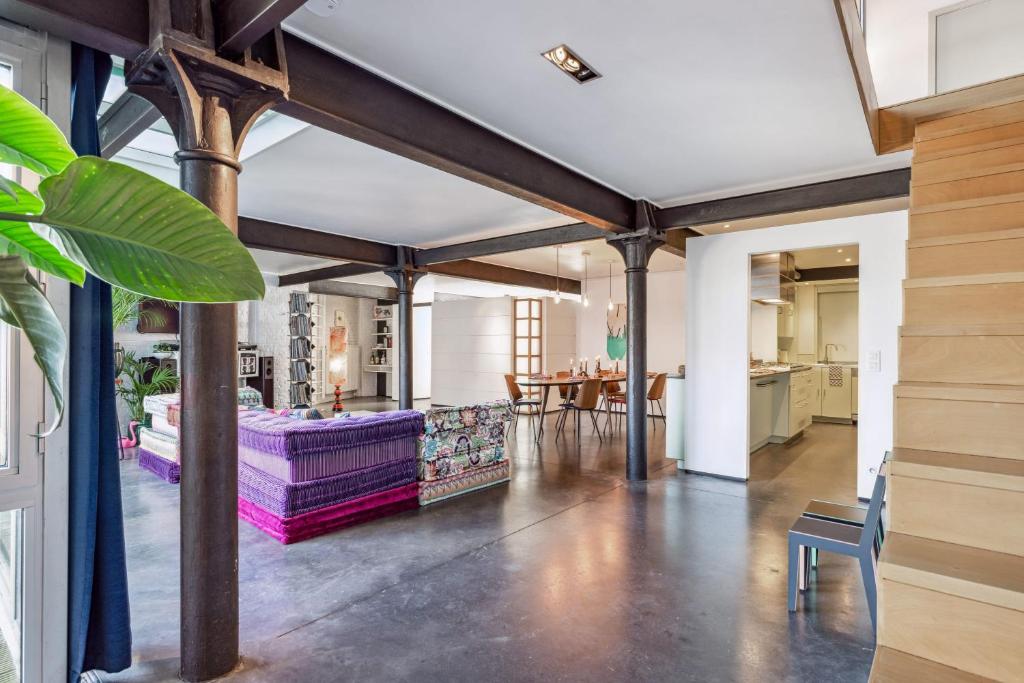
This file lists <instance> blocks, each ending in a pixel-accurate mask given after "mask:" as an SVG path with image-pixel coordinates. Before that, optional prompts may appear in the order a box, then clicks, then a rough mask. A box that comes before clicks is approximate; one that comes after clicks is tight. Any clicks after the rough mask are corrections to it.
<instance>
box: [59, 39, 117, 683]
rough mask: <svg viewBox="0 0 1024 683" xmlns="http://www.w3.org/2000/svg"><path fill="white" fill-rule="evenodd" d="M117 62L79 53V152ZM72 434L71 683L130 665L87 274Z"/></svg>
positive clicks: (99, 342)
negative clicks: (91, 672)
mask: <svg viewBox="0 0 1024 683" xmlns="http://www.w3.org/2000/svg"><path fill="white" fill-rule="evenodd" d="M110 70H111V60H110V56H109V55H105V54H102V53H99V52H95V51H93V50H92V49H90V48H85V47H81V46H79V45H72V48H71V146H72V147H74V148H75V151H76V152H78V154H80V155H86V154H92V155H99V149H100V142H99V130H98V127H97V120H96V114H97V109H98V108H99V104H100V101H101V100H102V98H103V92H104V90H106V87H107V80H108V79H109V78H110ZM68 336H69V383H68V401H67V404H68V430H69V435H68V438H69V442H70V443H69V446H70V449H69V450H70V458H69V459H70V462H69V470H70V481H69V488H70V492H69V501H68V522H69V529H68V536H69V538H68V681H69V682H70V683H78V678H79V676H80V675H81V673H82V672H83V671H89V670H92V669H99V670H102V671H110V672H114V671H121V670H123V669H126V668H127V667H128V666H129V665H130V664H131V653H132V635H131V624H130V621H129V613H128V575H127V574H128V571H127V566H126V564H125V551H124V523H123V519H122V514H121V474H120V471H119V469H118V467H119V463H118V449H117V439H118V434H117V414H116V412H115V403H114V330H113V323H112V319H111V310H110V285H108V284H106V283H105V282H102V281H100V280H97V279H96V278H94V277H92V276H89V277H88V278H87V279H86V282H85V285H84V286H83V287H81V288H79V287H75V286H72V287H71V323H70V330H69V335H68Z"/></svg>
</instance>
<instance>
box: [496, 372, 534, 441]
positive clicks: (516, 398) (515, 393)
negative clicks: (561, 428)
mask: <svg viewBox="0 0 1024 683" xmlns="http://www.w3.org/2000/svg"><path fill="white" fill-rule="evenodd" d="M505 387H506V388H507V389H508V398H509V400H510V401H512V411H513V412H514V413H515V418H513V419H512V420H511V421H510V422H509V425H508V431H506V432H505V433H506V434H511V433H512V429H513V428H514V427H516V426H517V425H518V424H519V415H520V413H521V412H522V410H523V408H527V409H528V410H527V411H526V414H527V415H528V416H529V418H530V429H532V430H534V431H536V429H537V427H536V426H535V425H534V424H533V418H534V415H535V414H536V415H543V410H542V409H541V405H540V399H539V398H526V397H525V396H523V390H522V389H520V388H519V383H518V382H516V376H515V375H511V374H509V375H505Z"/></svg>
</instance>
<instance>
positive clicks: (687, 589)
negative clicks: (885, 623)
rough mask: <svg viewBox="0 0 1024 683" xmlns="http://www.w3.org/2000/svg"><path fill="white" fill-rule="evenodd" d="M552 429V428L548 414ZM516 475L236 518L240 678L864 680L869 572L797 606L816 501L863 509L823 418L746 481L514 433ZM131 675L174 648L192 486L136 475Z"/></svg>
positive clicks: (171, 656)
mask: <svg viewBox="0 0 1024 683" xmlns="http://www.w3.org/2000/svg"><path fill="white" fill-rule="evenodd" d="M548 423H549V425H552V424H553V417H549V418H548ZM511 450H512V452H513V456H514V461H515V462H514V464H515V470H514V479H513V481H512V482H511V484H510V485H508V486H501V487H498V488H493V489H490V490H487V491H484V492H479V493H476V494H472V495H467V496H464V497H462V498H458V499H455V500H452V501H448V502H446V503H441V504H437V505H434V506H431V507H428V508H424V509H420V510H417V511H411V512H407V513H403V514H400V515H396V516H393V517H390V518H387V519H383V520H378V521H376V522H373V523H370V524H365V525H362V526H359V527H354V528H351V529H347V530H343V531H340V532H338V533H335V534H331V535H328V536H324V537H321V538H318V539H313V540H311V541H306V542H303V543H299V544H296V545H292V546H281V545H279V544H278V543H277V542H275V541H274V540H272V539H270V538H269V537H267V536H264V535H263V534H261V533H260V532H258V531H256V530H255V529H254V528H252V527H250V526H249V525H247V524H244V523H242V524H241V525H240V546H241V550H240V577H241V639H242V653H243V657H244V661H243V665H242V667H241V668H240V670H238V671H237V672H236V673H234V674H232V675H231V676H230V677H229V679H230V680H231V681H274V682H281V681H303V682H312V681H350V680H351V681H506V680H509V681H588V682H593V681H750V682H755V681H756V682H762V681H858V682H862V681H865V680H866V679H867V675H868V669H869V667H870V661H871V655H872V648H873V636H872V631H871V626H870V622H869V619H868V612H867V607H866V604H865V601H864V593H863V589H862V587H861V584H860V578H859V575H858V573H857V570H856V568H855V566H854V565H853V564H852V561H848V560H847V558H835V557H824V556H823V559H822V562H821V566H820V569H819V572H818V580H817V583H816V585H815V587H814V588H812V589H811V590H810V591H809V592H808V593H807V595H806V597H804V598H803V599H802V600H801V604H800V610H799V611H798V612H797V613H795V614H790V613H788V612H787V611H786V530H787V528H788V526H789V525H790V524H791V523H792V521H793V520H794V519H795V518H796V517H797V515H798V514H799V513H800V511H801V510H802V508H803V506H804V505H805V503H806V502H807V500H808V499H810V498H812V497H821V498H827V499H831V500H836V501H843V502H853V501H854V500H855V497H854V496H855V494H854V477H855V459H856V455H855V454H856V429H855V428H854V427H849V426H841V425H826V424H815V425H813V426H812V427H811V428H810V430H809V431H808V433H807V435H806V436H805V438H804V439H802V440H801V441H799V442H798V443H796V444H795V445H793V446H791V447H789V448H784V447H781V446H769V447H766V448H764V449H761V450H760V451H759V452H758V453H756V454H755V455H754V456H753V458H752V478H751V481H750V482H749V483H747V484H744V483H739V482H733V481H725V480H720V479H714V478H710V477H702V476H696V475H686V474H683V473H681V472H678V471H677V470H676V467H675V461H671V460H665V459H664V458H663V453H664V426H663V425H661V424H659V425H658V427H657V429H656V430H652V431H651V447H650V452H651V455H650V458H649V462H650V468H651V473H650V477H651V478H650V480H649V481H648V482H646V483H634V484H630V483H628V482H626V481H624V480H623V478H622V477H621V474H622V472H623V451H624V438H623V437H622V436H621V435H616V436H615V437H613V438H612V439H606V440H605V442H604V443H603V444H602V443H599V442H598V440H597V439H596V438H595V437H594V436H593V435H591V434H590V433H589V430H586V429H585V430H584V434H583V436H582V437H581V438H580V440H579V443H577V440H576V438H575V437H574V436H573V435H572V434H569V435H567V436H566V437H565V438H559V439H557V441H556V440H555V439H554V435H553V430H551V429H550V427H549V431H548V433H547V435H546V436H545V440H544V443H543V444H542V445H541V446H539V447H538V446H537V445H536V444H534V443H533V440H532V438H530V435H529V434H528V432H527V426H526V424H525V422H524V423H523V425H521V426H520V428H519V430H518V434H517V435H516V436H515V437H514V438H513V439H512V442H511ZM122 472H123V487H124V494H125V514H126V522H125V523H126V530H125V531H126V535H127V542H128V561H129V582H130V590H131V600H132V622H133V624H132V625H133V634H134V651H135V664H134V666H133V667H132V668H131V669H129V670H128V671H126V672H123V673H121V674H118V675H116V676H104V677H103V680H110V681H170V680H174V679H175V678H176V671H177V666H178V664H177V655H178V535H177V531H178V509H177V501H178V496H177V488H176V487H174V486H171V485H167V484H164V483H162V482H161V481H159V480H157V479H155V478H154V477H152V476H151V475H149V474H147V473H145V472H142V471H140V470H139V469H138V467H136V466H135V462H134V461H127V462H125V463H124V464H123V470H122Z"/></svg>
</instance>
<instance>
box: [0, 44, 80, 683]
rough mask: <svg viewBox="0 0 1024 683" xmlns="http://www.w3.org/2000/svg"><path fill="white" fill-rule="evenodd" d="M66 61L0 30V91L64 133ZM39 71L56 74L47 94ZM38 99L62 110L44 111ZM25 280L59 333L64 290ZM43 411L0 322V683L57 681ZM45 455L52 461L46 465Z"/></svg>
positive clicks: (29, 181)
mask: <svg viewBox="0 0 1024 683" xmlns="http://www.w3.org/2000/svg"><path fill="white" fill-rule="evenodd" d="M69 54H70V52H69V50H68V46H67V44H66V43H63V42H59V41H55V40H53V39H47V38H46V37H45V36H40V35H38V34H36V33H33V32H30V31H26V30H24V29H21V28H17V27H12V26H9V25H6V24H0V84H3V85H4V86H5V87H7V88H11V89H14V90H16V91H18V92H20V93H21V94H22V95H24V96H25V97H26V98H27V99H28V100H29V101H31V102H33V103H34V104H36V105H37V106H40V108H42V109H43V110H44V111H49V112H50V113H51V114H52V118H54V120H56V121H57V122H58V125H62V126H63V127H64V128H65V130H66V125H67V113H68V110H69V106H70V69H69V64H70V62H69ZM51 61H52V64H51V63H50V62H51ZM48 74H51V75H53V74H60V75H61V77H62V78H61V79H60V82H59V83H56V84H52V85H53V86H54V87H53V88H52V89H50V88H49V86H50V85H51V83H49V82H48V81H49V80H50V79H49V78H48V76H47V75H48ZM47 93H49V94H50V95H51V96H53V95H55V96H56V97H58V98H60V99H61V101H62V102H64V103H65V104H64V105H63V106H57V107H55V108H54V109H53V110H52V111H51V110H50V109H48V108H47V100H48V97H47ZM0 173H2V174H3V175H4V176H6V177H8V178H10V179H12V180H15V181H16V182H18V183H20V184H22V185H23V186H26V187H29V188H34V187H35V185H36V184H37V183H38V178H37V177H35V176H34V175H33V174H31V173H29V172H27V171H24V170H23V169H17V168H15V167H12V166H9V165H0ZM35 274H36V275H37V277H38V279H39V281H40V284H41V285H42V286H43V288H44V291H45V292H46V295H47V297H48V298H49V299H50V300H51V302H52V303H53V304H54V308H55V310H56V311H57V315H58V317H59V318H60V319H61V322H62V324H64V325H65V328H66V326H67V291H68V290H67V284H66V283H63V282H61V281H56V280H52V279H51V280H48V279H47V278H45V277H44V276H43V275H42V274H40V273H38V272H36V273H35ZM50 405H51V404H50V399H49V397H48V396H47V395H46V389H45V384H44V381H43V377H42V373H41V372H40V370H39V368H38V367H37V366H36V364H35V362H34V360H33V352H32V349H31V347H30V346H29V345H28V343H27V341H26V339H25V337H24V335H22V334H21V333H20V332H19V331H17V330H14V329H13V328H11V327H9V326H7V325H5V324H3V323H0V681H4V682H5V683H6V682H7V681H26V682H29V683H34V682H36V681H51V680H60V679H62V678H66V677H67V673H66V655H65V652H66V621H67V589H66V585H67V460H66V454H67V434H66V431H65V430H64V428H63V427H62V428H61V429H58V430H57V431H55V432H53V433H52V434H50V435H49V436H48V437H46V438H45V439H42V438H38V437H36V436H35V435H36V434H40V433H42V432H43V431H45V427H46V426H47V425H48V424H50V423H51V422H52V421H53V418H54V415H53V414H52V408H51V407H50ZM46 457H52V459H53V464H52V465H51V466H50V467H49V468H48V467H46ZM62 465H63V467H61V466H62ZM47 614H49V617H46V616H45V615H47Z"/></svg>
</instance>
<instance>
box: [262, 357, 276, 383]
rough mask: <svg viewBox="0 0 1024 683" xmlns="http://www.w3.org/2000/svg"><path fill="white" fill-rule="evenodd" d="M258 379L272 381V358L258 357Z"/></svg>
mask: <svg viewBox="0 0 1024 683" xmlns="http://www.w3.org/2000/svg"><path fill="white" fill-rule="evenodd" d="M260 377H262V378H263V379H274V357H273V356H260Z"/></svg>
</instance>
